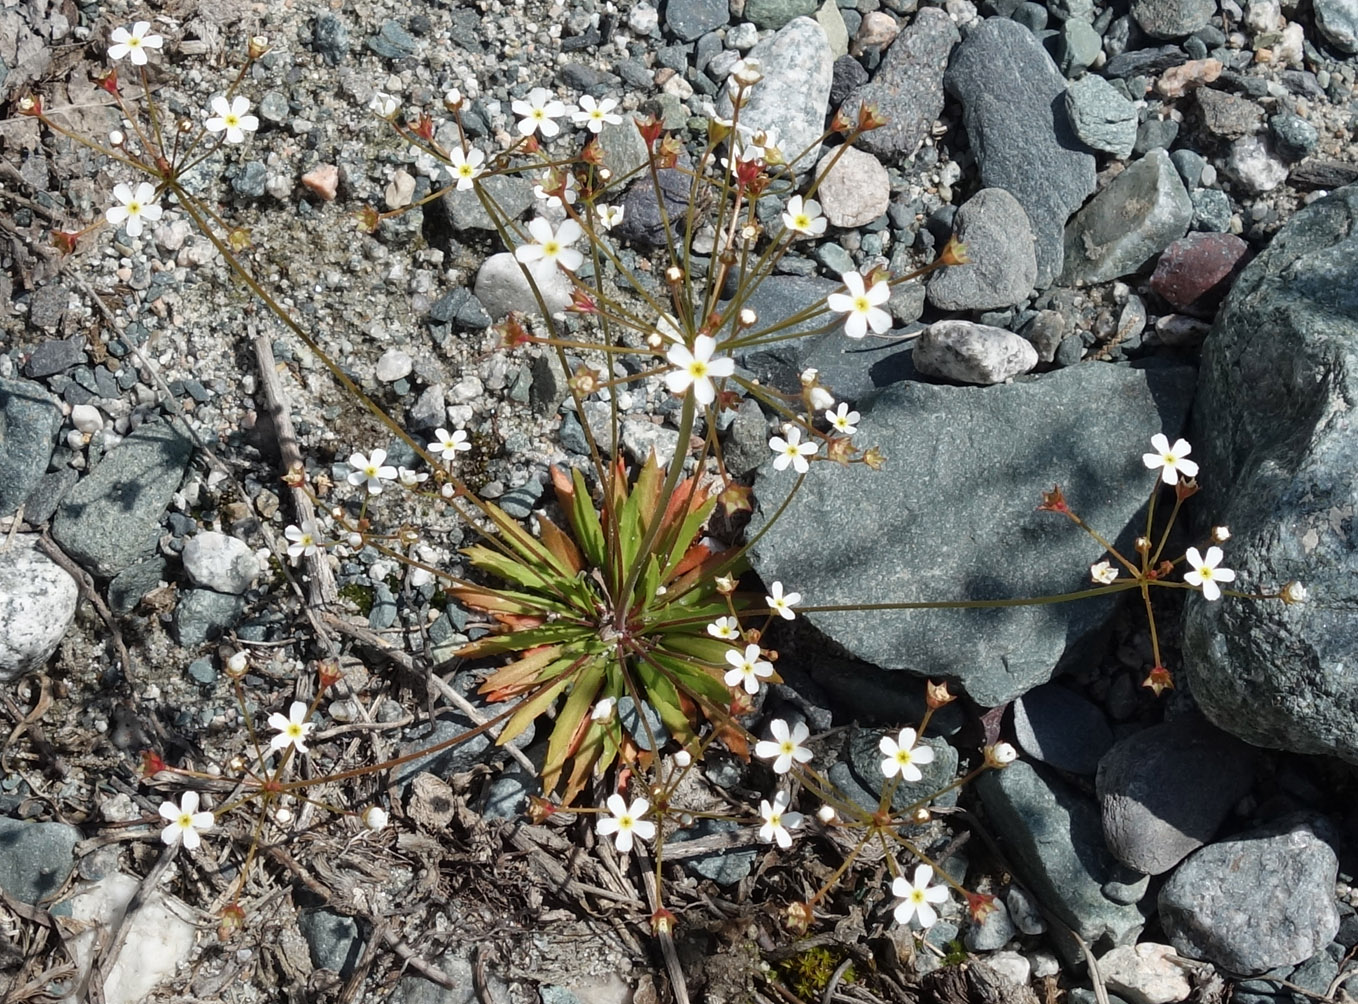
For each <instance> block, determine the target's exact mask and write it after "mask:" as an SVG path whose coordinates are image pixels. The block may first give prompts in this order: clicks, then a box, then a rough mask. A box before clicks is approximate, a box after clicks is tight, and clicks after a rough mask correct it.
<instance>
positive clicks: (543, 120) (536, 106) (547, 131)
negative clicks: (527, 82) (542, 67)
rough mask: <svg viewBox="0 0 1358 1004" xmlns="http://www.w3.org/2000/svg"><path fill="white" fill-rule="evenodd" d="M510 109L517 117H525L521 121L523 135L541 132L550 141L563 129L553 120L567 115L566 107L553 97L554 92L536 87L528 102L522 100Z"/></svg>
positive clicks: (529, 93) (514, 103)
mask: <svg viewBox="0 0 1358 1004" xmlns="http://www.w3.org/2000/svg"><path fill="white" fill-rule="evenodd" d="M509 107H510V108H512V109H513V110H514V114H515V115H522V116H523V118H522V119H520V120H519V132H520V133H521V134H522V135H524V136H531V135H533V133H535V132H539V131H540V132H541V133H542V135H543V136H545V137H547V138H548V139H551V138H552V137H553V136H555V135H556V134H557V133H559V132H560V131H561V127H560V126H559V125H557V124H556V123H555V122H553V121H552V120H553V119H559V118H561V116H562V115H565V114H566V106H565V105H563V104H562V103H561V102H560V101H558V100H557V99H556V98H554V97H552V92H551V91H549V90H547V88H545V87H534V88H533V89H532V90H531V91H529V92H528V100H527V101H524V100H523V99H521V98H520V99H519V100H516V101H514V102H513V103H512V104H511V105H510V106H509Z"/></svg>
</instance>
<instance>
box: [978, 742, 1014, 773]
mask: <svg viewBox="0 0 1358 1004" xmlns="http://www.w3.org/2000/svg"><path fill="white" fill-rule="evenodd" d="M1017 759H1018V750H1016V749H1014V747H1012V746H1010V745H1009V744H1008V743H996V744H995V745H994V746H987V747H986V748H985V762H986V763H987V764H989V765H990V766H991V767H1007V766H1009V765H1010V764H1011V763H1013V762H1014V761H1015V760H1017Z"/></svg>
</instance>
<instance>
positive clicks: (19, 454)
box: [0, 378, 61, 516]
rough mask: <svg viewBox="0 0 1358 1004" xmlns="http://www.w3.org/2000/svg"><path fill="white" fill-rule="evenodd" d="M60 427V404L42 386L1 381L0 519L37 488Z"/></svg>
mask: <svg viewBox="0 0 1358 1004" xmlns="http://www.w3.org/2000/svg"><path fill="white" fill-rule="evenodd" d="M60 428H61V405H60V404H59V403H58V402H57V399H56V398H54V397H52V395H50V394H48V393H47V391H46V390H44V389H43V388H42V386H41V385H40V384H36V383H32V382H30V381H28V380H6V379H3V378H0V516H10V515H12V514H13V513H14V511H15V510H16V509H18V508H19V506H20V505H22V504H23V503H24V500H25V499H27V498H28V496H29V494H30V493H32V491H33V490H34V489H35V488H37V486H38V482H39V481H40V480H42V476H43V472H44V471H46V470H47V464H48V461H50V460H51V459H52V448H53V447H54V446H55V445H56V435H57V431H58V430H59V429H60Z"/></svg>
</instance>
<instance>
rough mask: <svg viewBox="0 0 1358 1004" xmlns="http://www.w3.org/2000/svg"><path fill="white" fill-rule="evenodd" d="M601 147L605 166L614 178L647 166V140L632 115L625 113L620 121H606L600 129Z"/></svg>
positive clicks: (624, 176) (619, 177)
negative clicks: (643, 137) (642, 135)
mask: <svg viewBox="0 0 1358 1004" xmlns="http://www.w3.org/2000/svg"><path fill="white" fill-rule="evenodd" d="M599 148H600V149H601V150H603V152H604V166H605V167H607V168H608V169H609V170H610V171H612V172H613V180H614V182H616V181H617V180H618V179H621V178H626V177H627V176H629V175H631V174H632V173H633V172H636V171H642V170H644V169H645V168H646V165H647V163H648V160H649V158H648V157H647V156H646V141H645V140H644V139H642V138H641V132H640V130H638V129H637V124H636V122H635V121H634V120H633V118H632V116H630V115H624V116H623V117H622V121H621V122H618V123H612V122H610V123H605V125H604V127H603V128H602V129H601V130H599Z"/></svg>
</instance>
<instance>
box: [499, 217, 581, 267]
mask: <svg viewBox="0 0 1358 1004" xmlns="http://www.w3.org/2000/svg"><path fill="white" fill-rule="evenodd" d="M528 232H529V233H530V234H532V235H533V241H534V243H532V244H520V245H519V246H518V247H516V248H515V249H514V257H515V258H517V259H518V260H519V261H521V262H523V263H524V264H525V265H528V264H531V263H533V262H535V261H546V262H551V263H553V264H556V265H560V266H561V267H562V268H564V269H565V270H566V271H567V272H574V271H575V270H576V269H577V268H579V267H580V263H581V262H583V261H584V260H585V256H584V255H582V254H581V253H580V252H579V251H577V250H575V249H574V248H573V247H570V246H569V245H571V244H573V243H575V242H576V241H577V240H579V239H580V235H581V234H583V233H584V231H583V230H581V229H580V224H578V223H576V222H575V221H574V220H563V221H562V223H561V226H560V227H558V228H557V229H556V230H555V231H553V230H552V224H551V223H550V222H548V221H547V220H546V219H544V218H543V217H541V216H539V217H537V218H536V219H534V220H533V222H532V223H530V224H528Z"/></svg>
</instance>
